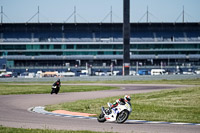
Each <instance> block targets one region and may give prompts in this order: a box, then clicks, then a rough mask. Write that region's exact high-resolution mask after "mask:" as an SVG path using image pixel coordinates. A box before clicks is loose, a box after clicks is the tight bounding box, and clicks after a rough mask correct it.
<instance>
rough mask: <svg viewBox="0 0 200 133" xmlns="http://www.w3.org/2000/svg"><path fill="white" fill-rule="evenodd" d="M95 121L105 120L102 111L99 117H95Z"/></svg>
mask: <svg viewBox="0 0 200 133" xmlns="http://www.w3.org/2000/svg"><path fill="white" fill-rule="evenodd" d="M97 121H98V122H105V121H106V118H105V117H104V113H103V112H102V113H101V114H100V115H99V117H98V118H97Z"/></svg>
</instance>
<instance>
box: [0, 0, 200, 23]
mask: <svg viewBox="0 0 200 133" xmlns="http://www.w3.org/2000/svg"><path fill="white" fill-rule="evenodd" d="M130 1H131V6H130V7H131V14H130V21H131V22H146V16H144V14H145V12H146V11H147V6H148V8H149V12H150V14H149V21H150V22H175V21H176V22H181V21H182V19H181V17H180V18H179V19H177V18H178V17H179V16H180V14H181V12H182V9H183V6H184V8H185V21H186V22H200V0H130ZM0 6H3V9H4V13H5V14H6V16H8V18H9V19H8V18H7V17H5V16H4V22H27V21H28V20H29V19H30V18H31V17H32V16H33V15H34V14H35V13H37V8H38V6H39V7H40V22H64V21H66V20H67V18H69V16H70V15H71V14H72V13H73V10H74V6H76V10H77V17H76V19H77V22H87V21H88V22H102V21H103V22H110V17H109V16H108V17H107V18H105V17H106V15H108V14H109V12H110V9H111V6H112V11H113V17H112V20H113V22H122V18H123V13H122V11H123V10H122V8H123V0H0ZM142 16H144V17H143V19H142ZM104 18H105V19H104ZM73 21H74V19H73V17H71V18H70V19H69V20H68V21H67V22H73ZM30 22H37V16H36V17H34V18H33V19H31V20H30Z"/></svg>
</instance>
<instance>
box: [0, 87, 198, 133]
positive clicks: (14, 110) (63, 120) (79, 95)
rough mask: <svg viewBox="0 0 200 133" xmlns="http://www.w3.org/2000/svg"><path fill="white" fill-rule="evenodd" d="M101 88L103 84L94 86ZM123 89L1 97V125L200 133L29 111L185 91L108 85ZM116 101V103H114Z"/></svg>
mask: <svg viewBox="0 0 200 133" xmlns="http://www.w3.org/2000/svg"><path fill="white" fill-rule="evenodd" d="M62 85H64V84H62ZM92 85H102V84H92ZM109 86H120V87H121V88H122V89H119V90H106V91H94V92H73V93H60V94H58V95H50V94H34V95H1V96H0V125H3V126H6V127H17V128H39V129H64V130H91V131H103V132H104V131H109V132H132V133H141V132H142V133H144V132H148V133H149V132H150V133H162V132H163V133H169V132H170V133H199V132H200V126H197V125H170V124H149V123H142V122H132V123H131V122H128V123H124V124H117V123H107V122H106V123H98V122H97V121H96V120H90V119H80V118H70V117H56V116H49V115H43V114H38V113H34V112H29V111H28V108H30V107H35V106H44V105H47V104H57V103H62V102H71V101H76V100H81V99H95V98H103V97H109V96H117V95H124V94H135V93H144V92H152V91H159V90H163V89H177V88H179V87H185V86H181V85H140V84H137V85H135V84H133V85H111V84H110V85H109ZM113 100H114V99H113Z"/></svg>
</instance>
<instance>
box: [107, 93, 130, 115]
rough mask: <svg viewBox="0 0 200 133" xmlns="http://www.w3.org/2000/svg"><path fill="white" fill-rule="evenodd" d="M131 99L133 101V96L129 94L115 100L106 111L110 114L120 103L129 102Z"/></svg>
mask: <svg viewBox="0 0 200 133" xmlns="http://www.w3.org/2000/svg"><path fill="white" fill-rule="evenodd" d="M130 101H131V97H130V96H129V95H125V96H124V98H120V99H117V100H116V102H114V103H113V104H112V105H111V106H110V107H109V109H107V110H105V113H106V114H108V115H109V114H110V113H111V112H112V109H113V108H115V107H117V106H118V105H119V104H120V105H125V104H126V103H127V102H130Z"/></svg>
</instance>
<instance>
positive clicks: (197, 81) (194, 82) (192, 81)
mask: <svg viewBox="0 0 200 133" xmlns="http://www.w3.org/2000/svg"><path fill="white" fill-rule="evenodd" d="M20 83H26V84H28V83H30V84H42V83H49V84H52V82H0V85H1V84H2V85H3V84H5V85H6V84H8V85H10V84H20ZM61 83H65V84H81V83H82V84H84V83H91V84H92V83H104V84H179V85H182V84H183V85H200V78H196V79H184V80H167V79H162V80H106V81H62V79H61Z"/></svg>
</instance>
